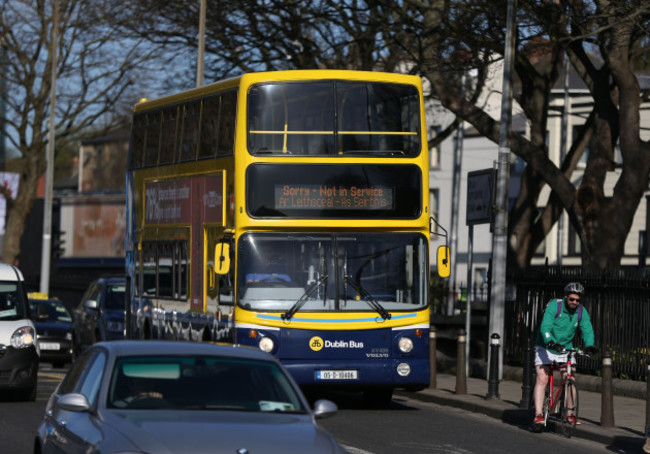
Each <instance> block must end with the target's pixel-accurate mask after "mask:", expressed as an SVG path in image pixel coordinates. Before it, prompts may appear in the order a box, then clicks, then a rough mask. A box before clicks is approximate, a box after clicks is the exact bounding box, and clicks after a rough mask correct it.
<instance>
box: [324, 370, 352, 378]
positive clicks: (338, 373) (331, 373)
mask: <svg viewBox="0 0 650 454" xmlns="http://www.w3.org/2000/svg"><path fill="white" fill-rule="evenodd" d="M357 378H358V375H357V371H356V370H317V371H316V379H317V380H356V379H357Z"/></svg>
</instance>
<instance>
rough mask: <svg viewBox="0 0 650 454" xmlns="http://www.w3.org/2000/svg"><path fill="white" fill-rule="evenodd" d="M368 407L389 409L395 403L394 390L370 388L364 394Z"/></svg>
mask: <svg viewBox="0 0 650 454" xmlns="http://www.w3.org/2000/svg"><path fill="white" fill-rule="evenodd" d="M363 400H364V401H365V402H366V405H368V406H370V407H373V408H384V407H388V406H389V405H390V403H391V402H392V401H393V388H369V389H366V390H365V391H364V392H363Z"/></svg>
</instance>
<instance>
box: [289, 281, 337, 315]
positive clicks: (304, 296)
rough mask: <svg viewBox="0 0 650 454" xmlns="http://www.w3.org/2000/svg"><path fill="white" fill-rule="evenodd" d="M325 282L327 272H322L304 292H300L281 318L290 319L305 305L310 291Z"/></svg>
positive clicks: (312, 291) (313, 290)
mask: <svg viewBox="0 0 650 454" xmlns="http://www.w3.org/2000/svg"><path fill="white" fill-rule="evenodd" d="M325 282H327V274H323V275H322V276H321V277H320V279H318V280H317V281H316V282H314V283H313V284H311V286H310V287H309V288H308V289H307V290H305V293H303V294H302V296H301V297H300V298H298V300H297V301H296V302H295V303H294V304H293V306H291V308H290V309H289V310H288V311H287V312H285V313H284V314H282V320H291V318H292V317H293V315H294V314H295V313H296V312H298V311H299V310H300V308H301V307H303V306H304V305H305V303H306V302H307V299H308V298H309V297H310V296H311V294H312V293H314V292H315V291H316V289H317V288H318V287H320V286H321V285H323V284H324V283H325Z"/></svg>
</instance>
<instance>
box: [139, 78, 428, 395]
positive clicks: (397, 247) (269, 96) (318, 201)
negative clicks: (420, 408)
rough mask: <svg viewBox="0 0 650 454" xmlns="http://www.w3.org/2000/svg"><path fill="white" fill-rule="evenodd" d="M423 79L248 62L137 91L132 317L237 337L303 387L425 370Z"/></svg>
mask: <svg viewBox="0 0 650 454" xmlns="http://www.w3.org/2000/svg"><path fill="white" fill-rule="evenodd" d="M426 143H427V142H426V127H425V121H424V109H423V97H422V85H421V80H420V78H418V77H415V76H409V75H401V74H386V73H379V72H356V71H335V70H313V71H312V70H310V71H281V72H263V73H252V74H244V75H242V76H239V77H236V78H232V79H228V80H224V81H221V82H216V83H213V84H210V85H206V86H204V87H200V88H196V89H193V90H189V91H186V92H183V93H179V94H175V95H172V96H167V97H164V98H161V99H157V100H152V101H145V102H141V103H139V104H137V105H136V106H135V108H134V112H133V128H132V137H131V146H130V152H129V158H128V159H129V162H128V175H127V217H128V219H127V223H128V228H127V263H126V268H127V285H128V288H130V291H129V292H128V293H129V296H128V300H127V305H128V308H129V310H127V331H128V335H129V337H132V338H147V339H148V338H169V339H187V340H193V341H195V340H198V341H223V340H227V341H232V342H236V343H238V344H242V345H249V346H254V347H256V348H260V349H262V350H264V351H266V352H269V353H272V354H274V355H276V356H277V357H278V358H279V359H280V360H281V361H282V362H283V364H284V365H285V366H286V367H287V368H288V369H289V371H290V372H291V373H292V375H293V376H294V378H295V379H296V380H297V382H298V383H299V384H300V385H303V386H318V385H326V386H343V387H350V388H356V389H360V390H364V391H366V392H367V393H368V394H369V395H371V396H373V397H374V398H377V399H385V400H386V399H389V398H390V396H391V395H392V390H393V389H394V388H409V389H417V388H421V387H424V386H426V385H427V384H428V383H429V363H428V361H429V360H428V358H429V353H428V343H429V337H428V331H429V307H428V285H429V231H430V214H429V207H428V188H429V160H428V152H427V146H426Z"/></svg>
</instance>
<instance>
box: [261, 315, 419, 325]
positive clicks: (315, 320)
mask: <svg viewBox="0 0 650 454" xmlns="http://www.w3.org/2000/svg"><path fill="white" fill-rule="evenodd" d="M413 317H417V314H404V315H393V316H392V317H391V320H402V319H405V318H413ZM257 318H262V319H265V320H275V321H285V320H282V317H279V316H277V315H265V314H257ZM377 318H379V317H378V316H377V317H372V318H346V319H331V318H300V317H293V318H292V319H291V321H294V322H312V323H359V322H374V321H376V320H377Z"/></svg>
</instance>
